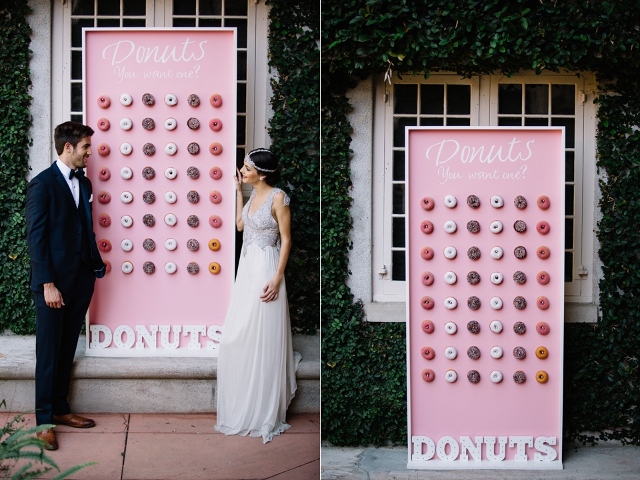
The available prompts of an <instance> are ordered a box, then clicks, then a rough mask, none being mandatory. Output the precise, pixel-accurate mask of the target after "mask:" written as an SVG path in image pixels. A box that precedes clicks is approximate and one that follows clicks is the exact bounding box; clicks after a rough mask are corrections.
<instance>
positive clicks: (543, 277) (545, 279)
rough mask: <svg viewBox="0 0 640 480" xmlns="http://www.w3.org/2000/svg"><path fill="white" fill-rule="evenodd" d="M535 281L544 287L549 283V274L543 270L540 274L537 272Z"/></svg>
mask: <svg viewBox="0 0 640 480" xmlns="http://www.w3.org/2000/svg"><path fill="white" fill-rule="evenodd" d="M536 280H537V281H538V283H539V284H540V285H546V284H547V283H549V280H551V277H549V274H548V273H547V272H545V271H544V270H543V271H541V272H538V274H537V275H536Z"/></svg>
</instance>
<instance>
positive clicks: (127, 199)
mask: <svg viewBox="0 0 640 480" xmlns="http://www.w3.org/2000/svg"><path fill="white" fill-rule="evenodd" d="M120 200H122V203H131V202H132V201H133V194H132V193H131V192H122V193H121V194H120Z"/></svg>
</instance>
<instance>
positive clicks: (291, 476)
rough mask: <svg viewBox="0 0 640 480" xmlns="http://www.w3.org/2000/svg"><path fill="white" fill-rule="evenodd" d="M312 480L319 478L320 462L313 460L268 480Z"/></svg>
mask: <svg viewBox="0 0 640 480" xmlns="http://www.w3.org/2000/svg"><path fill="white" fill-rule="evenodd" d="M314 478H320V460H315V461H313V462H309V463H307V464H306V465H302V466H300V467H297V468H294V469H291V470H289V471H286V472H283V473H279V474H278V475H275V476H273V477H269V480H312V479H314Z"/></svg>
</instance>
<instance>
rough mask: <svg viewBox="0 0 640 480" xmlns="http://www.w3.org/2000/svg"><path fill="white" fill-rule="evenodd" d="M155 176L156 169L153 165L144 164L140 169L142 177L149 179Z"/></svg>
mask: <svg viewBox="0 0 640 480" xmlns="http://www.w3.org/2000/svg"><path fill="white" fill-rule="evenodd" d="M155 176H156V170H155V169H154V168H153V167H149V166H146V167H144V168H143V169H142V178H145V179H147V180H151V179H152V178H153V177H155Z"/></svg>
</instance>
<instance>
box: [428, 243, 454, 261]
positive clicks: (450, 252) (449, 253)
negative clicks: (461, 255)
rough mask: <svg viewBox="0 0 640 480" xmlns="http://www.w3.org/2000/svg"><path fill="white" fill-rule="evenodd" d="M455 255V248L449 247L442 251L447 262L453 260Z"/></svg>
mask: <svg viewBox="0 0 640 480" xmlns="http://www.w3.org/2000/svg"><path fill="white" fill-rule="evenodd" d="M456 255H458V251H457V250H456V247H453V246H449V247H446V248H445V249H444V256H445V258H447V259H449V260H453V259H454V258H456ZM432 256H433V251H432ZM423 258H424V257H423ZM427 260H428V259H427Z"/></svg>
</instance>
